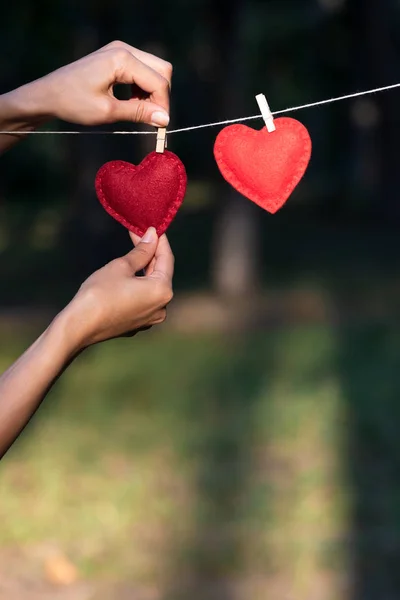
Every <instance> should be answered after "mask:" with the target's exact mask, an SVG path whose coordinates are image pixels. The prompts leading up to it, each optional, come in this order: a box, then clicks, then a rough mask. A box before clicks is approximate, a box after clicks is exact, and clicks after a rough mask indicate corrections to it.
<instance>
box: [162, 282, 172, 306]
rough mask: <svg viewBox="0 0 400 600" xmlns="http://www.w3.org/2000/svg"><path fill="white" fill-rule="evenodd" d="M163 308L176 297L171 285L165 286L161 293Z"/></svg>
mask: <svg viewBox="0 0 400 600" xmlns="http://www.w3.org/2000/svg"><path fill="white" fill-rule="evenodd" d="M159 296H160V302H161V306H166V305H167V304H169V303H170V302H171V300H172V299H173V297H174V292H173V290H172V286H171V285H167V284H163V285H162V286H161V288H160V292H159Z"/></svg>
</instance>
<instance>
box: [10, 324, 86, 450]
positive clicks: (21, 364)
mask: <svg viewBox="0 0 400 600" xmlns="http://www.w3.org/2000/svg"><path fill="white" fill-rule="evenodd" d="M79 350H80V346H79V343H78V342H77V341H76V340H73V339H72V337H71V328H70V323H69V319H68V316H67V315H64V313H61V314H60V315H59V316H58V317H57V318H56V319H55V320H54V321H53V323H52V324H51V325H50V326H49V327H48V329H47V330H46V331H45V332H44V333H43V334H42V335H41V336H40V338H39V339H38V340H36V342H35V343H34V344H33V345H32V346H31V347H30V348H29V349H28V350H27V351H26V352H25V353H24V354H23V355H22V356H21V357H20V358H19V359H18V360H17V361H16V362H15V363H14V364H13V365H12V366H11V367H10V368H9V369H8V370H7V371H6V372H5V373H4V374H3V375H2V376H1V377H0V458H1V457H2V456H3V455H4V454H5V452H6V451H7V450H8V448H9V447H10V446H11V444H12V443H13V442H14V441H15V439H16V438H17V437H18V435H19V434H20V433H21V431H22V430H23V429H24V427H25V425H26V424H27V423H28V421H29V420H30V418H31V417H32V415H33V414H34V413H35V412H36V410H37V408H38V407H39V405H40V403H41V402H42V400H43V399H44V397H45V396H46V394H47V392H48V391H49V390H50V388H51V387H52V385H53V384H54V382H55V381H56V379H57V378H58V377H59V375H60V374H61V373H62V372H63V370H64V369H65V368H66V367H67V366H68V364H69V363H70V362H71V361H72V359H73V358H74V357H75V356H76V355H77V354H78V352H79Z"/></svg>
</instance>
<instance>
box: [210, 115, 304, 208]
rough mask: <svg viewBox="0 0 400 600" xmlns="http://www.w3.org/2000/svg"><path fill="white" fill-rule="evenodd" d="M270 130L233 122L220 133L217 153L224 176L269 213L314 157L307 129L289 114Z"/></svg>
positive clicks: (294, 185)
mask: <svg viewBox="0 0 400 600" xmlns="http://www.w3.org/2000/svg"><path fill="white" fill-rule="evenodd" d="M274 123H275V127H276V131H273V132H272V133H268V131H267V128H266V127H264V128H263V129H261V130H260V131H256V130H254V129H251V128H250V127H246V126H245V125H230V126H229V127H225V128H224V129H223V130H222V131H221V132H220V133H219V134H218V136H217V139H216V141H215V145H214V156H215V160H216V161H217V164H218V167H219V169H220V171H221V173H222V176H223V177H224V178H225V179H226V181H228V183H230V184H231V185H232V186H233V187H234V188H235V189H236V190H237V191H238V192H240V193H241V194H243V196H246V197H247V198H249V199H250V200H252V201H253V202H255V203H256V204H258V205H259V206H261V207H262V208H264V209H265V210H267V211H268V212H270V213H275V212H277V211H278V210H279V209H280V208H281V207H282V206H283V205H284V204H285V202H286V200H287V199H288V198H289V196H290V194H291V193H292V192H293V190H294V188H295V187H296V186H297V184H298V183H299V181H300V180H301V178H302V177H303V175H304V173H305V171H306V169H307V166H308V163H309V161H310V157H311V139H310V136H309V134H308V131H307V129H306V128H305V127H304V125H302V124H301V123H299V121H296V120H295V119H290V118H288V117H282V118H280V119H275V120H274Z"/></svg>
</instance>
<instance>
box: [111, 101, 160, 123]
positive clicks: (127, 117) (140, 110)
mask: <svg viewBox="0 0 400 600" xmlns="http://www.w3.org/2000/svg"><path fill="white" fill-rule="evenodd" d="M113 120H115V121H134V122H135V123H146V124H147V125H152V126H153V127H166V126H167V125H168V123H169V115H168V113H167V112H166V110H165V109H164V108H162V107H161V106H160V105H159V104H155V102H148V101H145V100H138V99H136V98H132V99H131V100H117V99H115V102H114V105H113Z"/></svg>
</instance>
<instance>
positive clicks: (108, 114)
mask: <svg viewBox="0 0 400 600" xmlns="http://www.w3.org/2000/svg"><path fill="white" fill-rule="evenodd" d="M99 112H100V114H101V116H102V120H103V121H105V122H106V123H107V122H112V121H113V119H114V114H115V106H114V103H113V102H112V101H111V98H107V97H106V98H102V100H101V104H100V105H99Z"/></svg>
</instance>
